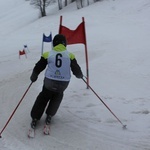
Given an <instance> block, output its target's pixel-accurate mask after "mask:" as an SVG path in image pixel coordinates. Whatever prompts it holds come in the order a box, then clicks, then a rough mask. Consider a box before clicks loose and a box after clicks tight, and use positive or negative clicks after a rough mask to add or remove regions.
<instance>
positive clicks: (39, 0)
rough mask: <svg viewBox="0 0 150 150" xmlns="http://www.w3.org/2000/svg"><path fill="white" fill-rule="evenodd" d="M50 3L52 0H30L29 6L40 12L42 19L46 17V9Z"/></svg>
mask: <svg viewBox="0 0 150 150" xmlns="http://www.w3.org/2000/svg"><path fill="white" fill-rule="evenodd" d="M52 2H53V0H30V4H31V5H34V6H35V8H37V9H39V10H40V12H41V16H42V17H44V16H46V7H47V6H49V5H50V3H52Z"/></svg>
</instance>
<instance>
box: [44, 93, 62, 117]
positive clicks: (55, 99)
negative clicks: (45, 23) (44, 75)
mask: <svg viewBox="0 0 150 150" xmlns="http://www.w3.org/2000/svg"><path fill="white" fill-rule="evenodd" d="M62 99H63V92H61V93H58V92H53V94H52V97H51V99H50V101H49V104H48V107H47V109H46V114H47V115H50V116H54V115H55V114H56V112H57V110H58V108H59V106H60V103H61V101H62Z"/></svg>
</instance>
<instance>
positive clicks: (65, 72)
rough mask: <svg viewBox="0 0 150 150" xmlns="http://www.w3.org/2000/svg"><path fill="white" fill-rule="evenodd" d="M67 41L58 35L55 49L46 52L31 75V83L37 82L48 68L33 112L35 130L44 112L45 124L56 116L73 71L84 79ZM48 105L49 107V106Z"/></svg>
mask: <svg viewBox="0 0 150 150" xmlns="http://www.w3.org/2000/svg"><path fill="white" fill-rule="evenodd" d="M66 46H67V41H66V38H65V36H64V35H61V34H57V35H55V37H54V39H53V49H52V50H51V51H49V52H45V53H44V54H43V55H42V56H41V59H40V60H39V61H38V62H37V63H36V64H35V67H34V68H33V72H32V74H31V77H30V79H31V82H35V81H36V80H37V78H38V75H39V74H40V72H42V71H43V70H44V69H45V68H46V67H47V68H46V71H45V78H44V81H43V88H42V91H41V92H40V93H39V95H38V96H37V98H36V100H35V103H34V105H33V107H32V110H31V118H32V122H31V127H32V128H35V127H36V124H37V121H38V120H40V118H41V117H42V115H43V113H44V111H45V113H46V115H47V116H46V119H45V123H46V124H47V125H48V124H50V122H51V118H52V117H53V116H54V115H55V114H56V112H57V110H58V108H59V106H60V103H61V101H62V99H63V94H64V91H65V89H66V88H67V87H68V84H69V82H70V78H71V71H72V73H73V74H74V75H75V76H76V77H77V78H83V74H82V71H81V68H80V66H79V65H78V63H77V60H76V58H75V55H74V54H72V53H70V52H68V51H67V49H66ZM47 104H48V105H47ZM46 106H47V107H46Z"/></svg>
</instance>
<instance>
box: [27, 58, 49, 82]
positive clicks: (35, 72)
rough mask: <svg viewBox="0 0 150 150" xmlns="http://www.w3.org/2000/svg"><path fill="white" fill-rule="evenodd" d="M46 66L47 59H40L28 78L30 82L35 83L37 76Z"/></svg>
mask: <svg viewBox="0 0 150 150" xmlns="http://www.w3.org/2000/svg"><path fill="white" fill-rule="evenodd" d="M46 65H47V59H45V58H44V57H41V59H40V60H39V61H38V62H37V63H36V64H35V67H34V68H33V72H32V74H31V77H30V79H31V81H32V82H35V81H36V80H37V78H38V75H39V74H40V72H42V71H43V70H44V69H45V68H46Z"/></svg>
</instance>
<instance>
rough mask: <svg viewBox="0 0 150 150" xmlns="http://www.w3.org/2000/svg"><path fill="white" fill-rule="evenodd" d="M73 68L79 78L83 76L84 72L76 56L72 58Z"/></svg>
mask: <svg viewBox="0 0 150 150" xmlns="http://www.w3.org/2000/svg"><path fill="white" fill-rule="evenodd" d="M71 70H72V73H73V74H74V75H75V76H76V77H77V78H83V73H82V71H81V68H80V66H79V65H78V63H77V60H76V59H75V58H74V59H72V60H71Z"/></svg>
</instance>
